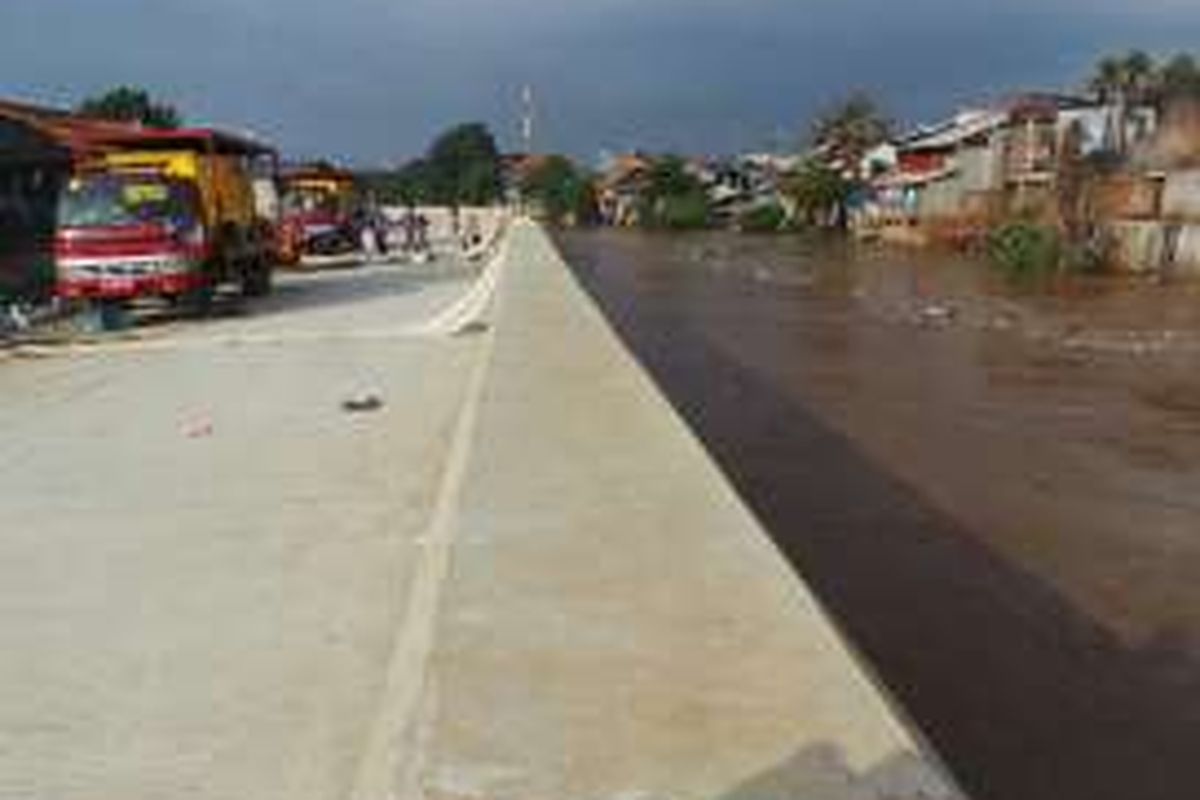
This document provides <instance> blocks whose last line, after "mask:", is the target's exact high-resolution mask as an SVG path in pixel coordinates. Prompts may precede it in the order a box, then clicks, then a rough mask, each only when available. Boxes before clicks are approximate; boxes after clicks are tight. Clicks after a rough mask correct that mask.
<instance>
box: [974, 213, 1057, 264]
mask: <svg viewBox="0 0 1200 800" xmlns="http://www.w3.org/2000/svg"><path fill="white" fill-rule="evenodd" d="M987 249H988V257H989V258H990V259H991V260H992V263H994V264H995V265H996V266H997V267H999V268H1000V269H1002V270H1004V271H1005V272H1006V273H1008V274H1009V275H1011V276H1013V277H1036V276H1039V275H1047V274H1050V273H1052V272H1054V271H1056V270H1057V269H1058V268H1059V264H1060V261H1061V257H1062V243H1061V241H1060V240H1059V236H1058V232H1057V231H1056V230H1055V229H1054V228H1051V227H1048V226H1045V225H1037V224H1034V223H1031V222H1013V223H1009V224H1007V225H1003V226H1001V227H999V228H997V229H996V230H994V231H992V233H991V234H990V235H989V236H988V246H987Z"/></svg>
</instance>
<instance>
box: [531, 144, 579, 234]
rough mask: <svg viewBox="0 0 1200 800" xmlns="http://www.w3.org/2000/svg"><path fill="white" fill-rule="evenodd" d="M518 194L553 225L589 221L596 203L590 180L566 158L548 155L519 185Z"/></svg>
mask: <svg viewBox="0 0 1200 800" xmlns="http://www.w3.org/2000/svg"><path fill="white" fill-rule="evenodd" d="M521 194H522V195H523V196H524V197H525V199H526V200H530V201H532V202H534V203H536V204H537V205H538V206H540V207H541V209H542V211H543V212H544V213H545V215H546V216H547V218H549V219H550V221H551V222H553V223H555V224H561V223H563V222H566V221H571V222H575V223H581V222H589V221H591V220H592V219H593V217H594V216H595V210H596V202H595V194H594V190H593V187H592V181H591V179H590V178H589V177H588V176H587V174H585V173H584V172H583V171H581V170H580V169H579V168H577V167H576V166H575V165H574V164H573V163H572V162H571V161H570V159H568V158H565V157H563V156H558V155H555V156H550V157H549V158H547V159H546V160H545V161H544V162H542V163H541V164H540V165H538V167H537V168H536V169H534V170H533V171H532V172H530V173H529V174H528V175H527V176H526V177H525V180H524V181H523V182H522V186H521Z"/></svg>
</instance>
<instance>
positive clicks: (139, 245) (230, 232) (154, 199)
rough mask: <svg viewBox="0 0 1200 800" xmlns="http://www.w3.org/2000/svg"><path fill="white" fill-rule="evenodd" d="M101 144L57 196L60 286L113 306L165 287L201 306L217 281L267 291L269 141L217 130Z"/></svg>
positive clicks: (272, 224)
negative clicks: (58, 197) (261, 141)
mask: <svg viewBox="0 0 1200 800" xmlns="http://www.w3.org/2000/svg"><path fill="white" fill-rule="evenodd" d="M94 144H95V146H96V152H93V153H90V154H89V155H88V156H87V157H85V158H82V159H80V160H79V162H78V163H77V164H76V166H75V167H74V169H73V170H72V173H71V175H70V177H69V179H68V180H67V182H66V185H65V187H64V188H63V190H62V192H61V196H60V202H59V209H58V220H57V231H56V235H55V248H54V249H55V262H56V269H57V293H58V295H59V296H60V297H63V298H66V299H69V300H84V301H91V302H95V303H97V304H100V305H107V306H110V307H111V306H118V307H123V306H124V305H126V304H128V303H130V302H132V301H135V300H141V299H145V298H161V299H165V300H168V301H171V302H179V303H183V304H185V305H187V306H188V307H190V308H191V309H192V310H194V311H197V312H203V311H205V310H207V308H208V307H209V305H210V304H211V302H212V299H213V295H214V293H215V292H216V290H217V289H218V288H219V287H221V286H222V285H226V284H236V285H237V286H239V287H240V289H241V291H242V293H243V294H244V295H247V296H259V295H263V294H266V293H268V292H269V291H270V289H271V275H272V270H273V268H274V265H275V263H276V260H277V258H278V256H279V240H278V216H279V199H278V190H277V188H276V187H277V169H278V166H277V165H278V159H277V157H276V155H275V152H274V151H273V150H272V149H271V148H269V147H267V146H265V145H263V144H261V143H258V142H256V141H253V140H250V139H248V138H245V137H240V136H235V135H232V134H228V133H223V132H220V131H215V130H210V129H191V130H169V131H157V130H153V131H152V130H139V131H135V132H131V133H128V134H123V135H120V136H114V137H109V138H106V139H104V140H102V141H98V142H95V143H94Z"/></svg>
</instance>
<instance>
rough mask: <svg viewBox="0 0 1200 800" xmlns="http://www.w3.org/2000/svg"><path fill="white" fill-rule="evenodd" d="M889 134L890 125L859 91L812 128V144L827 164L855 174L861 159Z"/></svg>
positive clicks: (870, 101) (881, 112) (820, 119)
mask: <svg viewBox="0 0 1200 800" xmlns="http://www.w3.org/2000/svg"><path fill="white" fill-rule="evenodd" d="M891 134H892V122H891V120H889V119H888V117H887V116H886V115H885V114H884V113H883V111H882V110H881V109H880V107H879V104H878V103H877V102H876V101H875V99H874V98H872V97H871V96H870V95H869V94H867V93H866V92H862V91H857V92H854V93H852V94H851V95H850V96H848V97H846V98H845V99H843V100H841V101H840V102H838V103H836V104H835V105H834V106H833V107H831V108H830V109H829V110H828V111H826V112H825V113H823V114H821V115H820V116H819V117H818V118H817V119H816V121H815V122H814V123H813V125H812V131H811V143H812V145H813V147H814V148H816V149H817V150H819V151H821V152H822V153H823V155H824V159H825V160H826V161H827V162H829V163H840V164H841V165H842V166H843V168H844V169H847V170H852V171H853V170H857V168H858V165H859V163H860V162H861V161H862V159H863V157H864V156H865V155H866V154H867V153H868V152H869V151H870V150H871V149H872V148H874V147H876V146H877V145H880V144H882V143H883V142H886V141H887V140H888V139H889V138H890V137H891Z"/></svg>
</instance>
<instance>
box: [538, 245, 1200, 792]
mask: <svg viewBox="0 0 1200 800" xmlns="http://www.w3.org/2000/svg"><path fill="white" fill-rule="evenodd" d="M558 241H559V245H560V247H561V248H562V250H563V252H564V255H565V256H566V257H567V259H568V260H569V261H570V262H571V263H572V265H573V267H574V268H575V270H576V273H577V274H578V276H579V277H580V279H581V280H582V282H583V283H584V285H585V286H586V287H587V288H588V290H589V291H590V292H592V294H593V295H594V296H595V297H596V298H597V299H598V300H599V302H600V304H601V306H602V307H603V308H604V310H605V312H606V314H607V315H608V317H609V319H610V320H611V321H612V323H613V324H614V325H615V327H616V328H617V330H618V331H619V333H620V334H621V335H622V337H623V338H624V340H625V341H626V343H627V344H628V345H629V346H630V348H631V349H632V350H633V351H634V352H635V353H636V354H637V356H638V357H639V358H640V360H641V361H642V362H643V364H645V365H646V367H647V368H648V369H649V371H650V372H651V374H652V375H653V376H654V378H655V379H656V381H657V382H658V383H659V385H660V386H661V387H662V389H663V390H664V392H665V393H666V394H667V396H668V397H669V398H670V400H671V401H672V403H673V404H674V405H675V407H676V408H677V409H678V411H679V412H680V413H681V415H682V416H683V417H684V418H685V419H686V420H687V421H688V423H689V424H690V425H691V426H692V427H693V429H694V430H695V431H696V432H697V433H698V434H699V435H700V437H701V438H702V439H703V440H704V442H705V444H706V446H707V447H708V448H709V450H710V451H711V452H712V453H713V455H714V456H715V457H716V459H717V460H718V462H719V463H720V464H721V466H722V467H723V469H724V470H725V471H726V472H727V474H728V475H729V476H730V478H731V479H732V480H733V482H734V484H735V485H736V486H737V488H738V489H739V491H740V492H741V493H742V495H743V497H744V498H745V499H746V500H747V502H748V503H749V505H750V506H751V507H752V508H753V509H754V510H755V512H756V513H757V514H758V515H759V516H760V518H761V519H762V520H763V522H764V524H765V525H766V527H767V528H768V530H769V531H770V532H771V535H772V536H773V537H774V538H775V540H776V541H777V542H778V544H779V545H780V547H781V548H782V549H783V551H784V552H785V554H786V555H787V556H788V558H789V559H790V560H791V561H792V563H793V564H794V566H795V567H796V569H797V570H798V571H799V572H800V573H801V574H802V575H803V576H804V578H805V579H806V580H807V581H808V582H809V584H810V585H811V586H812V587H813V588H814V590H815V591H816V592H817V594H818V595H819V596H820V598H821V599H822V601H823V602H824V603H825V604H826V605H827V606H828V607H829V608H830V609H831V611H832V612H833V613H834V614H835V616H836V617H837V619H838V620H839V622H840V624H841V625H842V626H843V627H844V629H845V631H846V633H847V635H848V637H849V638H850V639H851V640H852V641H853V642H854V643H855V645H856V646H858V647H859V648H860V649H861V650H862V652H863V653H864V655H865V656H866V658H867V660H868V661H869V662H870V663H871V664H872V665H873V667H874V668H875V669H876V670H877V671H878V673H879V675H880V677H881V679H882V680H883V682H884V683H885V684H886V685H887V686H888V688H889V689H890V690H891V692H892V693H893V694H894V695H895V696H896V697H897V699H898V700H899V701H900V702H901V704H902V705H903V706H904V707H905V708H906V709H907V711H908V712H909V713H910V714H911V715H912V717H913V718H914V719H915V720H916V721H917V723H918V724H919V725H920V726H921V728H922V729H923V731H924V732H925V733H926V734H927V735H928V737H929V738H930V740H931V742H932V743H933V745H934V746H935V748H936V749H937V750H938V751H939V752H940V753H941V754H942V756H943V757H944V758H945V759H946V761H947V762H948V764H949V766H950V768H951V769H952V771H953V772H954V773H955V774H956V775H957V776H958V777H959V779H960V781H961V782H962V784H963V785H964V787H965V788H966V789H967V791H968V792H969V793H970V794H972V795H973V796H974V797H976V798H978V800H1074V799H1075V798H1079V800H1103V799H1104V798H1112V799H1113V800H1155V799H1156V798H1164V799H1165V798H1172V799H1174V798H1191V797H1196V796H1200V764H1198V763H1197V758H1198V757H1200V286H1197V285H1189V284H1170V285H1165V284H1157V283H1153V282H1147V281H1129V280H1124V281H1121V280H1114V279H1088V280H1084V279H1075V280H1072V281H1060V282H1058V283H1057V284H1055V285H1053V286H1040V287H1030V286H1013V285H1011V284H1009V283H1007V282H1005V281H1004V280H1003V279H1002V278H1001V277H999V276H997V275H996V274H994V273H993V272H991V271H989V270H988V269H986V268H985V267H984V266H982V265H980V264H978V263H973V262H971V261H969V260H965V259H963V258H961V257H951V256H938V255H931V254H927V253H915V252H911V251H894V250H893V251H889V250H883V249H863V248H856V247H854V246H852V245H848V244H845V243H831V242H820V241H813V240H804V239H799V238H790V237H789V238H772V237H762V238H759V237H752V236H738V235H735V234H724V233H714V234H695V235H687V236H678V237H673V236H666V235H654V234H644V233H629V232H619V231H595V232H570V233H564V234H562V235H560V236H559V239H558Z"/></svg>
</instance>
